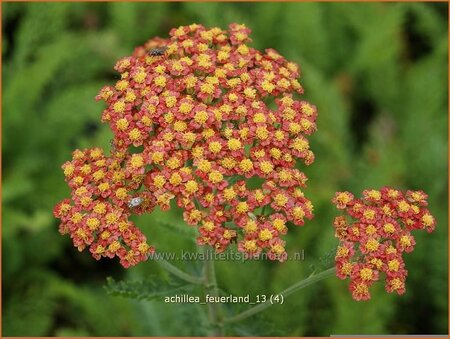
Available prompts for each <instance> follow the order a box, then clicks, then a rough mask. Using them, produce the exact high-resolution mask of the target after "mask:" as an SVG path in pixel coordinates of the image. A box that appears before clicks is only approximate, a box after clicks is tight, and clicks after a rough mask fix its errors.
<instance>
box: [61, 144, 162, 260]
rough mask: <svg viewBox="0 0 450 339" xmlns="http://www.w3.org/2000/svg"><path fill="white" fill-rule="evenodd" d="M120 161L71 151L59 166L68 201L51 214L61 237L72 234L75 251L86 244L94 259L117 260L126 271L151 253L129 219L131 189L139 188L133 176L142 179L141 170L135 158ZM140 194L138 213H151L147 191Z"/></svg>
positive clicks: (98, 153)
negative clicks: (107, 258)
mask: <svg viewBox="0 0 450 339" xmlns="http://www.w3.org/2000/svg"><path fill="white" fill-rule="evenodd" d="M123 157H124V155H123ZM124 159H125V158H119V157H118V156H117V157H114V158H111V157H106V156H105V155H104V153H103V150H102V149H101V148H93V149H89V150H84V151H80V150H76V151H75V152H73V160H72V161H70V162H66V163H65V164H64V165H63V166H62V167H63V170H64V175H65V177H66V181H67V182H68V185H69V187H70V188H71V190H72V192H71V199H64V200H63V201H61V202H60V203H58V204H57V205H56V207H55V209H54V211H53V213H54V215H55V217H57V218H59V219H61V224H60V227H59V231H60V232H61V234H67V233H68V234H70V236H71V238H72V240H73V243H74V245H75V246H76V247H77V248H78V250H79V251H82V250H83V249H84V248H86V246H89V250H90V252H91V253H92V256H93V257H94V258H96V259H100V258H101V257H109V258H113V257H115V256H117V257H119V259H120V263H121V264H122V265H123V266H124V267H129V266H132V265H135V264H136V263H138V262H140V261H143V260H145V259H147V257H148V255H149V254H150V253H152V252H153V251H154V249H153V247H151V246H149V245H148V244H147V241H146V237H145V236H144V235H143V234H142V232H141V231H140V230H139V228H137V227H136V226H135V225H134V224H133V222H131V221H129V220H128V217H129V216H130V208H129V206H128V204H129V201H130V194H129V191H130V190H132V189H137V188H138V185H139V184H138V180H136V178H137V177H138V176H139V175H140V176H142V170H143V168H142V169H141V172H140V171H139V170H137V169H136V168H135V166H134V165H135V162H136V157H135V156H134V155H131V156H128V160H126V161H125V162H126V163H127V164H128V166H127V168H123V167H122V165H121V164H122V163H123V162H124V161H123V160H124ZM138 195H139V198H140V199H142V200H143V201H145V204H141V205H140V206H139V208H138V209H136V212H138V213H143V212H145V211H148V210H151V209H152V208H153V206H154V203H153V200H152V196H151V195H150V194H149V193H148V192H142V193H139V194H138ZM135 199H136V198H135Z"/></svg>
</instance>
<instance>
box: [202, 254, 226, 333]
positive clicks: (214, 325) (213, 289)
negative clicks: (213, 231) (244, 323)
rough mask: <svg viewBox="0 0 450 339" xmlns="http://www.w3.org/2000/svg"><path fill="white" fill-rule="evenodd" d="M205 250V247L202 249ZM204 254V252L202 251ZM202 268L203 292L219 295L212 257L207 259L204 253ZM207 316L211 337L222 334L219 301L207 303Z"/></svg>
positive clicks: (213, 295)
mask: <svg viewBox="0 0 450 339" xmlns="http://www.w3.org/2000/svg"><path fill="white" fill-rule="evenodd" d="M203 251H206V249H203ZM203 253H204V254H206V252H203ZM203 269H204V286H205V294H209V295H211V296H212V297H218V296H219V289H218V287H217V280H216V271H215V267H214V259H212V258H211V259H209V258H207V256H206V255H205V263H204V266H203ZM207 307H208V318H209V322H210V325H211V331H210V335H211V336H213V337H221V336H223V323H222V312H221V311H222V310H221V307H220V303H217V302H213V303H207Z"/></svg>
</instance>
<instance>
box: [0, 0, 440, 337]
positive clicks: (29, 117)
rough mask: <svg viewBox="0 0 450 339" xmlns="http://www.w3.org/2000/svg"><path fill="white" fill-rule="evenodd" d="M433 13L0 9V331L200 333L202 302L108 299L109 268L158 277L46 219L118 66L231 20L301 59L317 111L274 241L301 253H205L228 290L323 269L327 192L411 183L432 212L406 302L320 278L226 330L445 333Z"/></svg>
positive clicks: (92, 133)
mask: <svg viewBox="0 0 450 339" xmlns="http://www.w3.org/2000/svg"><path fill="white" fill-rule="evenodd" d="M447 13H448V8H447V4H446V3H426V4H425V3H365V4H362V3H251V4H250V3H204V4H199V3H35V4H31V3H2V19H3V21H2V29H3V40H2V47H3V54H2V58H3V69H2V70H3V78H2V80H3V93H2V94H3V103H2V105H3V106H2V111H3V131H2V132H3V133H2V135H3V137H2V146H3V147H2V157H3V161H2V162H3V168H2V180H3V188H2V210H3V214H2V225H3V226H2V230H3V233H2V238H3V239H2V240H3V242H2V251H3V252H2V254H3V255H2V258H3V262H2V267H3V272H2V274H3V284H2V288H3V290H2V292H3V293H2V296H3V298H2V299H3V302H2V306H3V312H2V313H3V319H2V321H3V326H2V327H3V335H5V336H191V335H196V336H202V335H204V334H205V333H206V332H205V326H206V325H205V322H206V320H205V317H204V315H203V310H204V309H203V307H204V306H201V305H180V304H165V303H163V302H162V301H158V300H156V301H152V302H145V301H136V300H132V299H126V298H120V297H114V296H110V295H108V294H107V293H106V292H105V290H104V289H103V286H104V285H105V279H106V277H107V276H112V277H114V278H115V279H116V280H122V279H125V280H136V281H138V280H140V279H144V278H146V277H149V279H153V278H155V279H157V278H158V277H160V276H163V274H164V272H163V271H162V270H161V269H160V268H159V266H158V265H157V264H156V263H154V262H150V261H149V262H147V263H144V264H140V265H138V266H137V267H135V268H132V269H129V270H127V271H125V270H124V269H122V268H121V267H120V266H119V264H118V262H117V261H111V260H106V259H105V260H102V261H99V262H97V261H95V260H93V259H92V258H91V257H90V255H89V254H88V253H78V251H77V250H76V249H75V248H74V247H73V246H72V243H71V241H70V239H69V238H68V237H62V236H60V235H59V233H58V231H57V225H58V224H57V221H56V220H55V219H54V218H53V217H52V209H53V206H54V204H55V203H56V202H57V201H59V200H61V199H62V198H64V197H66V196H68V192H69V191H68V189H67V186H66V184H65V183H64V177H63V174H62V171H61V169H60V165H61V164H62V163H63V162H64V161H66V160H68V159H70V158H71V152H72V150H73V149H75V148H84V147H92V146H103V147H106V148H107V149H109V140H110V138H111V136H112V134H111V132H110V130H109V128H108V127H107V126H106V125H101V124H100V122H99V121H100V114H101V111H102V109H103V103H96V102H95V101H94V96H95V95H96V94H97V92H98V91H99V89H100V88H101V87H102V86H103V85H105V84H113V83H114V82H115V81H116V79H117V77H118V75H117V74H115V73H114V71H113V66H114V63H115V61H116V60H117V59H118V58H120V57H122V56H126V55H129V54H131V52H132V50H133V48H134V47H135V46H137V45H140V44H143V43H144V42H145V41H146V40H147V39H149V38H151V37H153V36H156V35H159V36H163V37H166V36H167V35H168V31H169V30H170V28H172V27H178V26H179V25H186V24H190V23H193V22H196V23H201V24H203V25H205V26H220V27H222V28H227V26H228V24H229V23H231V22H238V23H245V24H246V25H247V26H249V27H250V28H251V29H252V30H253V34H252V38H253V40H254V42H253V44H252V46H253V47H255V48H258V49H264V48H269V47H273V48H275V49H277V50H278V51H279V52H280V53H281V54H282V55H284V56H286V57H287V58H288V59H290V60H293V61H295V62H297V63H299V64H300V67H301V69H302V74H303V76H302V79H301V83H302V84H303V85H304V87H305V96H304V97H305V98H306V99H308V100H310V101H311V102H312V103H314V104H316V105H317V107H318V109H319V119H318V128H319V131H318V132H317V133H316V134H314V135H313V136H312V137H311V143H312V149H313V151H314V152H315V154H316V162H315V163H314V164H313V165H311V166H310V167H309V168H307V169H306V170H305V171H306V174H307V175H308V177H309V187H308V189H307V190H306V194H307V195H308V197H309V198H310V199H311V200H312V202H313V204H314V206H315V214H316V217H315V218H314V219H313V220H312V221H310V222H307V223H306V225H305V226H304V227H302V228H291V230H290V233H289V235H288V237H287V243H288V251H290V252H292V251H298V250H301V249H304V250H305V261H303V262H298V261H297V262H295V261H288V262H286V263H284V264H279V263H274V262H246V263H240V262H219V263H218V265H217V274H218V281H219V285H220V288H221V289H222V290H223V291H224V292H225V293H233V294H235V295H245V294H247V293H250V295H255V294H257V293H265V294H268V293H275V292H278V291H280V290H282V289H284V288H285V287H287V286H289V285H290V284H292V283H294V282H296V281H298V280H300V279H302V278H305V277H307V276H308V275H309V274H311V272H312V271H313V270H314V269H317V270H320V269H324V268H327V267H330V266H331V265H332V256H333V252H332V251H333V249H334V248H335V246H336V244H337V241H336V240H335V239H334V236H333V233H334V231H333V227H332V219H333V217H334V216H335V215H336V211H335V210H334V208H333V206H332V205H331V203H330V199H331V198H332V196H333V193H334V192H335V191H337V190H350V191H353V192H355V193H359V192H361V191H362V190H363V189H364V188H366V187H374V188H380V187H382V186H383V185H392V186H395V187H398V188H401V189H407V188H409V189H423V190H424V191H425V192H427V193H428V194H429V195H430V198H429V203H430V209H431V211H432V213H433V214H434V215H435V217H436V218H437V220H438V226H437V229H436V231H435V232H434V233H432V234H426V233H425V232H416V233H415V236H416V240H417V246H416V250H415V251H414V252H413V253H411V254H407V255H406V261H407V267H408V269H409V276H408V279H407V293H406V294H405V295H404V296H401V297H399V296H397V295H388V294H387V293H386V292H384V288H383V286H382V284H378V285H377V286H375V287H374V288H373V292H372V300H371V301H369V302H366V303H363V302H355V301H353V300H352V299H351V296H350V294H349V292H348V290H347V288H348V281H341V280H339V279H337V278H328V279H327V280H325V281H321V282H320V283H318V284H316V285H314V286H312V287H310V288H309V289H307V290H302V291H300V292H298V293H296V294H294V295H292V296H290V297H288V298H286V300H285V303H284V304H283V305H281V306H279V305H278V306H273V307H271V308H269V309H267V310H266V311H264V312H262V313H260V314H259V315H258V316H256V317H252V318H249V319H248V320H246V321H244V322H242V323H240V324H239V326H238V327H236V328H234V329H229V330H228V332H227V334H233V335H242V336H245V335H263V336H264V335H277V336H301V335H303V336H305V335H309V336H315V335H323V336H328V335H330V334H387V333H393V334H438V333H440V334H444V333H448V320H447V319H448V280H447V270H448V256H447V254H448V243H447V239H448V238H447V232H448V229H447V226H448V225H447V210H448V196H447V185H448V182H447V173H448V168H447V154H448V149H447V147H448V146H447V145H448V144H447V126H448V121H447V119H448V115H447V100H448V97H447V95H448V87H447V74H448V65H447V55H448V43H447V42H448V36H447V27H448V21H447ZM136 221H137V224H138V225H139V226H140V227H141V228H142V229H143V230H144V231H145V233H146V234H147V235H148V236H149V238H150V241H151V242H153V244H155V245H156V247H157V249H158V250H160V251H176V252H177V251H180V250H181V249H183V248H191V249H194V245H193V244H192V240H190V239H189V238H186V237H185V236H184V235H182V234H180V232H179V231H177V228H179V226H178V227H170V228H168V227H167V226H165V223H171V224H178V225H182V224H181V223H182V221H181V218H180V213H179V212H178V211H176V210H173V211H171V212H168V213H164V214H162V213H155V214H154V215H151V216H144V217H139V218H136ZM185 228H186V230H189V229H188V227H187V226H186V227H185ZM176 265H178V266H180V267H182V266H183V265H185V266H187V267H183V268H184V269H190V270H192V271H194V272H195V271H198V270H199V267H197V266H196V264H195V263H186V264H183V263H176ZM192 293H194V294H195V291H193V292H192ZM242 309H245V307H244V306H243V307H242ZM226 311H227V312H230V313H234V312H237V311H238V310H236V309H227V310H226Z"/></svg>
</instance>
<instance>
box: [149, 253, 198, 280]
mask: <svg viewBox="0 0 450 339" xmlns="http://www.w3.org/2000/svg"><path fill="white" fill-rule="evenodd" d="M157 262H158V264H159V265H161V267H163V268H164V269H166V270H167V271H169V272H170V273H172V274H173V275H175V276H177V277H178V278H180V279H182V280H184V281H187V282H189V283H192V284H197V285H200V284H203V283H204V280H203V279H202V278H200V277H196V276H194V275H190V274H188V273H186V272H184V271H182V270H180V269H179V268H178V267H176V266H174V265H172V264H171V263H170V262H168V261H167V260H164V259H161V260H157Z"/></svg>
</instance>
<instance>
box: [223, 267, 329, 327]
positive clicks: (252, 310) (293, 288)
mask: <svg viewBox="0 0 450 339" xmlns="http://www.w3.org/2000/svg"><path fill="white" fill-rule="evenodd" d="M335 272H336V269H335V268H334V267H333V268H330V269H328V270H326V271H322V272H320V273H318V274H313V275H311V276H309V277H308V278H306V279H303V280H301V281H299V282H297V283H295V284H293V285H292V286H290V287H288V288H286V289H285V290H284V291H282V292H280V293H278V294H281V295H283V297H287V296H288V295H290V294H292V293H294V292H297V291H299V290H301V289H302V288H305V287H307V286H309V285H312V284H314V283H316V282H318V281H320V280H323V279H325V278H328V277H330V276H332V275H334V274H335ZM272 305H273V304H272V303H271V302H270V300H268V301H266V302H264V303H261V304H258V305H256V306H254V307H252V308H250V309H248V310H246V311H244V312H242V313H239V314H237V315H235V316H232V317H230V318H227V319H225V320H224V323H234V322H237V321H241V320H244V319H246V318H248V317H251V316H252V315H254V314H256V313H258V312H261V311H263V310H265V309H266V308H268V307H270V306H272Z"/></svg>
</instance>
